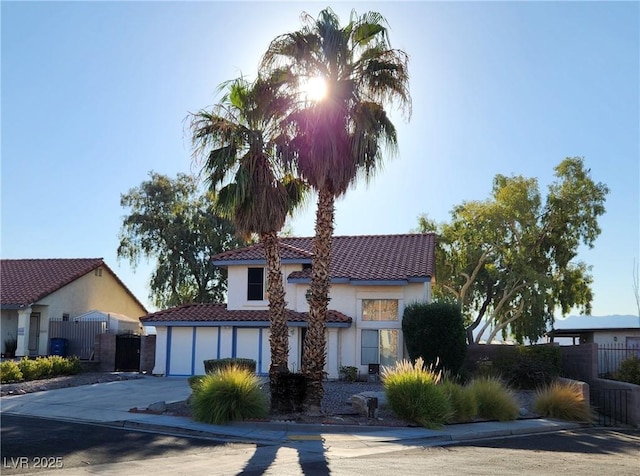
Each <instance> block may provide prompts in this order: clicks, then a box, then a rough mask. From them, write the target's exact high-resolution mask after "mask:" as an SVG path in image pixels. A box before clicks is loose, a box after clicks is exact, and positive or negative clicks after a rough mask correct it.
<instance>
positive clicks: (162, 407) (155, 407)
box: [147, 401, 167, 413]
mask: <svg viewBox="0 0 640 476" xmlns="http://www.w3.org/2000/svg"><path fill="white" fill-rule="evenodd" d="M147 410H149V411H150V412H154V413H164V412H165V411H166V410H167V404H166V403H165V402H164V401H162V402H154V403H152V404H151V405H149V407H148V408H147Z"/></svg>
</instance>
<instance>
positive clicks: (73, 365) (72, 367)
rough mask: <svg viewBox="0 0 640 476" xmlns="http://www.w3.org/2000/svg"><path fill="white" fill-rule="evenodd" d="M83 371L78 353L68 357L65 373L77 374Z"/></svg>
mask: <svg viewBox="0 0 640 476" xmlns="http://www.w3.org/2000/svg"><path fill="white" fill-rule="evenodd" d="M81 371H82V366H81V365H80V358H79V357H78V356H76V355H74V356H72V357H66V365H65V366H64V375H76V374H79V373H80V372H81Z"/></svg>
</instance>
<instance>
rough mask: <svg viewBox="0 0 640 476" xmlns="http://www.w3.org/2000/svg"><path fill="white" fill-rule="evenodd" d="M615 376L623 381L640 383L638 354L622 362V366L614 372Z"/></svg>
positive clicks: (639, 359)
mask: <svg viewBox="0 0 640 476" xmlns="http://www.w3.org/2000/svg"><path fill="white" fill-rule="evenodd" d="M614 378H615V379H616V380H619V381H621V382H629V383H633V384H635V385H640V358H638V356H637V355H631V356H630V357H627V358H626V359H624V360H623V361H622V362H620V368H619V369H618V371H617V372H616V373H615V374H614Z"/></svg>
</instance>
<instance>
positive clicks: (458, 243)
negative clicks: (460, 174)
mask: <svg viewBox="0 0 640 476" xmlns="http://www.w3.org/2000/svg"><path fill="white" fill-rule="evenodd" d="M555 176H556V180H555V181H554V182H553V183H552V184H551V185H550V186H549V190H548V194H547V196H546V200H545V202H544V203H543V201H542V197H541V194H540V191H539V189H538V183H537V180H536V179H533V178H524V177H522V176H515V177H505V176H503V175H497V176H496V177H495V179H494V182H493V190H492V193H491V197H490V198H489V199H487V200H485V201H469V202H464V203H463V204H462V205H459V206H457V207H455V208H454V209H453V211H452V212H451V222H450V223H445V224H442V225H438V233H439V240H438V247H437V251H436V256H437V258H436V283H437V285H436V290H435V292H434V296H435V297H436V299H438V298H441V299H442V298H445V299H447V298H448V299H455V300H456V301H458V302H459V304H460V305H461V308H462V310H463V313H464V315H465V317H466V318H467V324H468V326H467V339H468V341H469V342H470V343H471V342H473V332H474V330H475V329H476V328H478V327H479V326H481V325H482V327H480V330H479V332H477V334H476V337H475V341H476V342H479V341H480V340H481V339H482V338H483V337H485V335H486V339H487V340H488V341H489V342H490V341H491V340H493V338H494V337H495V336H496V335H497V334H498V333H499V332H502V333H503V334H506V333H507V332H508V331H510V333H511V335H513V336H514V337H515V339H516V340H517V341H518V342H523V341H524V339H530V340H532V341H535V340H537V339H538V338H540V337H541V336H542V335H543V334H544V332H545V331H546V328H547V324H549V323H552V322H553V318H554V313H555V312H557V311H559V312H560V313H561V314H563V315H565V314H567V313H568V312H569V311H570V310H571V309H572V308H574V307H576V308H578V309H579V311H580V312H583V313H587V314H588V313H590V312H591V301H592V299H593V294H592V291H591V284H592V281H593V279H592V277H591V274H590V273H589V267H588V266H587V265H586V264H585V263H584V262H580V261H576V260H575V258H576V257H577V255H578V248H579V247H580V246H581V245H584V246H587V247H589V248H592V247H593V245H594V242H595V240H596V238H597V237H598V235H599V234H600V227H599V226H598V218H599V217H600V216H601V215H602V214H604V212H605V208H604V202H605V199H606V195H607V193H608V191H609V190H608V188H607V186H606V185H604V184H602V183H595V182H594V181H593V180H592V179H591V177H590V171H589V170H588V169H585V167H584V161H583V159H581V158H577V157H574V158H567V159H565V160H563V161H562V162H561V163H560V164H559V165H558V166H557V167H555ZM431 225H433V223H431Z"/></svg>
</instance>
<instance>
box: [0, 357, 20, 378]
mask: <svg viewBox="0 0 640 476" xmlns="http://www.w3.org/2000/svg"><path fill="white" fill-rule="evenodd" d="M20 380H22V372H21V371H20V367H18V364H17V363H15V362H14V361H13V360H6V361H4V362H0V383H9V382H19V381H20Z"/></svg>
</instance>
